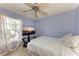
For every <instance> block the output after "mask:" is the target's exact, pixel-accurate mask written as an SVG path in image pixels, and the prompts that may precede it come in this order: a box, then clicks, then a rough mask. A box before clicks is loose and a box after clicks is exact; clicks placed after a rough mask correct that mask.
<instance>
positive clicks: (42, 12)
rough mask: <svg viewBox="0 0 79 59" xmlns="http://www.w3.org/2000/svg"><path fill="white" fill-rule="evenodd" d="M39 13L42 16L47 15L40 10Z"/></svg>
mask: <svg viewBox="0 0 79 59" xmlns="http://www.w3.org/2000/svg"><path fill="white" fill-rule="evenodd" d="M39 13H40V14H42V15H47V13H46V12H45V11H42V10H39Z"/></svg>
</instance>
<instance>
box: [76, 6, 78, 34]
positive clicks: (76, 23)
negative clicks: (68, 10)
mask: <svg viewBox="0 0 79 59" xmlns="http://www.w3.org/2000/svg"><path fill="white" fill-rule="evenodd" d="M76 33H77V34H79V6H78V7H77V9H76Z"/></svg>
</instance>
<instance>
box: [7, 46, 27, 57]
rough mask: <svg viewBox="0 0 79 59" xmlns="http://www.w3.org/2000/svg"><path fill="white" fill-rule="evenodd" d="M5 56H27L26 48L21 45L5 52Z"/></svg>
mask: <svg viewBox="0 0 79 59" xmlns="http://www.w3.org/2000/svg"><path fill="white" fill-rule="evenodd" d="M6 56H28V54H27V49H26V48H24V47H21V48H19V49H17V50H16V51H14V52H11V53H9V54H7V55H6Z"/></svg>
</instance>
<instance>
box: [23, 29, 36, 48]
mask: <svg viewBox="0 0 79 59" xmlns="http://www.w3.org/2000/svg"><path fill="white" fill-rule="evenodd" d="M32 34H35V31H27V30H23V33H22V35H23V36H26V35H27V39H28V40H27V42H26V41H25V39H26V38H23V39H22V40H23V42H24V47H26V46H27V43H28V42H30V39H31V38H30V35H32Z"/></svg>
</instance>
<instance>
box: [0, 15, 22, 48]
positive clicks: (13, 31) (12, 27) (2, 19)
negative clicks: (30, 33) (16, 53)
mask: <svg viewBox="0 0 79 59" xmlns="http://www.w3.org/2000/svg"><path fill="white" fill-rule="evenodd" d="M21 40H22V21H21V20H19V19H14V18H11V17H8V16H6V15H0V45H1V46H4V45H5V46H7V48H13V47H16V45H17V44H18V43H20V41H21Z"/></svg>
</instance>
